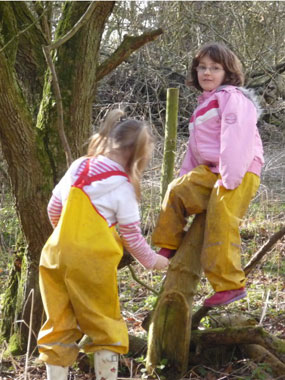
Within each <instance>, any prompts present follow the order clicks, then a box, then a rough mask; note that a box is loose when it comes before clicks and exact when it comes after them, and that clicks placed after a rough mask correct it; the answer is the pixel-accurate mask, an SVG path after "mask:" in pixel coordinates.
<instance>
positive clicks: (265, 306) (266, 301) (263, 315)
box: [259, 289, 270, 326]
mask: <svg viewBox="0 0 285 380" xmlns="http://www.w3.org/2000/svg"><path fill="white" fill-rule="evenodd" d="M269 296H270V289H268V291H267V294H266V300H265V304H264V306H263V309H262V313H261V317H260V321H259V326H261V325H262V322H263V319H264V317H265V315H266V310H267V307H268V301H269Z"/></svg>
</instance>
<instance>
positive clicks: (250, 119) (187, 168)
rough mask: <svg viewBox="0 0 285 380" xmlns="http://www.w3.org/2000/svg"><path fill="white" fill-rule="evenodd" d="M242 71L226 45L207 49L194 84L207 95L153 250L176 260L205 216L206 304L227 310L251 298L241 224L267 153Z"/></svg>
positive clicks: (198, 60) (198, 59)
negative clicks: (193, 223)
mask: <svg viewBox="0 0 285 380" xmlns="http://www.w3.org/2000/svg"><path fill="white" fill-rule="evenodd" d="M243 83H244V75H243V72H242V66H241V63H240V61H239V60H238V58H237V57H236V55H235V54H234V53H233V52H232V51H231V50H230V49H228V48H227V47H226V46H224V45H222V44H219V43H212V44H207V45H205V46H203V47H202V48H201V49H200V50H199V51H198V53H197V54H196V56H195V57H194V59H193V62H192V66H191V69H190V78H189V79H188V84H190V85H192V86H194V87H195V88H197V89H198V90H200V91H203V92H202V95H201V96H200V97H199V98H198V107H197V108H196V109H195V111H194V113H193V115H192V117H191V119H190V122H189V131H190V138H189V143H188V147H187V151H186V155H185V158H184V160H183V163H182V168H181V171H180V178H178V179H176V180H174V181H173V182H172V183H171V184H170V185H169V187H168V190H167V193H166V195H165V198H164V201H163V204H162V209H161V212H160V215H159V219H158V223H157V226H156V228H155V230H154V233H153V235H152V241H153V244H155V245H157V246H159V247H162V248H161V250H160V251H159V253H160V254H161V255H163V256H166V257H169V258H170V257H171V256H173V255H174V254H175V251H176V250H177V249H178V247H179V246H180V244H181V241H182V238H183V235H184V227H185V224H186V219H185V217H186V216H189V215H191V214H199V213H202V212H204V211H206V227H205V234H204V243H203V248H202V255H201V261H202V266H203V269H204V272H205V275H206V277H207V278H208V280H209V282H210V283H211V285H212V287H213V289H214V291H215V294H214V295H213V296H211V297H210V298H208V299H206V300H205V302H204V305H205V306H207V307H214V306H219V305H226V304H228V303H231V302H233V301H236V300H239V299H241V298H243V297H245V296H246V290H245V274H244V271H243V270H242V267H241V257H240V251H241V240H240V235H239V223H240V221H241V219H242V218H243V216H244V215H245V213H246V210H247V208H248V206H249V203H250V200H251V199H252V198H253V196H254V195H255V193H256V191H257V189H258V187H259V184H260V173H261V168H262V166H263V163H264V161H263V148H262V142H261V139H260V136H259V132H258V129H257V120H258V116H259V113H260V112H259V107H258V104H257V102H256V101H255V97H254V96H253V94H252V93H251V92H250V91H248V90H246V89H244V88H243V87H240V86H242V85H243Z"/></svg>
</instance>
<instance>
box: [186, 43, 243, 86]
mask: <svg viewBox="0 0 285 380" xmlns="http://www.w3.org/2000/svg"><path fill="white" fill-rule="evenodd" d="M205 56H207V57H209V58H211V59H212V60H213V61H214V62H216V63H219V64H220V65H222V66H223V68H224V70H225V73H226V75H225V79H224V81H223V83H222V84H230V85H232V86H242V85H243V84H244V74H243V71H242V64H241V62H240V60H239V59H238V57H237V56H236V55H235V54H234V53H233V52H232V51H231V50H230V49H229V48H228V47H227V46H225V45H223V44H221V43H217V42H214V43H209V44H206V45H204V46H202V47H201V48H200V49H199V50H198V52H197V54H196V55H195V57H194V58H193V61H192V66H191V68H190V70H189V72H188V75H187V79H186V85H187V86H194V87H195V88H197V89H198V90H200V91H203V89H202V88H201V87H200V85H199V81H198V75H197V70H196V69H197V66H198V65H199V63H200V60H201V59H202V58H204V57H205Z"/></svg>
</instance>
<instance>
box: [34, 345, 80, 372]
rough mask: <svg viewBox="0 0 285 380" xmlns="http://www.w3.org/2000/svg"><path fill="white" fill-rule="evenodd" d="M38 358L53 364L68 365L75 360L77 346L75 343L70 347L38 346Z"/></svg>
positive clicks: (77, 350)
mask: <svg viewBox="0 0 285 380" xmlns="http://www.w3.org/2000/svg"><path fill="white" fill-rule="evenodd" d="M39 352H40V356H39V359H40V360H42V361H43V362H45V363H48V364H52V365H55V366H62V367H69V366H71V365H73V363H74V362H75V360H76V358H77V355H78V352H79V348H78V346H77V344H76V343H74V345H72V346H71V345H70V347H62V346H60V345H52V346H48V345H45V346H39Z"/></svg>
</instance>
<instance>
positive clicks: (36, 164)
mask: <svg viewBox="0 0 285 380" xmlns="http://www.w3.org/2000/svg"><path fill="white" fill-rule="evenodd" d="M114 3H115V2H113V1H98V2H96V5H95V6H94V9H93V13H92V15H91V17H90V18H89V20H88V21H87V22H86V23H85V24H84V25H83V26H82V27H81V29H80V30H79V31H78V32H77V33H76V34H75V35H74V36H73V37H72V38H71V39H70V40H68V41H67V42H66V43H65V44H64V45H62V46H60V47H59V48H58V49H57V50H56V51H55V52H54V53H53V59H54V65H55V69H56V72H57V76H58V78H59V85H60V90H61V97H62V103H63V119H64V128H65V133H66V135H67V139H68V142H69V145H70V147H71V151H72V154H73V158H77V157H78V156H80V155H82V154H83V152H84V151H85V147H84V143H85V141H86V140H87V138H88V137H89V135H90V131H91V121H92V101H93V98H94V92H95V91H94V89H95V90H96V85H97V82H98V80H99V79H102V78H103V77H104V75H106V74H108V73H109V72H110V71H111V70H112V69H114V68H115V67H116V66H118V65H119V64H120V63H121V62H122V57H124V59H127V58H128V56H129V55H130V54H131V53H132V52H133V51H135V50H136V49H138V48H139V47H140V46H143V45H144V44H145V43H147V42H149V41H152V40H154V39H155V38H156V37H157V36H158V35H159V34H161V33H162V31H160V30H159V31H155V32H154V33H153V32H152V31H151V32H148V33H145V34H144V35H141V36H138V37H135V38H133V39H132V38H131V37H127V38H126V39H125V42H124V41H123V43H122V46H123V48H122V49H120V47H119V48H118V49H117V50H116V51H115V52H114V53H113V55H112V58H113V63H112V65H111V66H110V64H109V61H108V60H107V64H104V62H102V63H101V65H100V68H101V71H100V78H98V76H97V67H98V61H99V48H100V43H101V37H102V34H103V31H104V27H105V23H106V21H107V19H108V16H109V15H110V14H111V12H112V10H113V7H114ZM89 4H90V2H66V3H63V12H62V16H61V19H60V22H59V24H58V27H57V29H56V32H55V36H56V39H59V38H61V37H62V36H63V35H65V34H66V33H67V32H68V31H69V30H70V29H71V28H72V27H73V26H74V24H75V23H76V22H77V21H78V20H79V19H80V17H81V16H82V15H83V14H84V12H85V10H86V9H87V7H88V5H89ZM36 5H37V4H36ZM38 5H39V4H38ZM30 6H32V4H30ZM37 13H38V14H40V17H41V18H40V19H39V20H35V18H34V16H33V14H32V12H31V11H30V9H29V7H28V6H27V4H26V3H25V2H20V3H18V2H17V3H16V2H0V21H1V23H2V25H3V28H2V29H1V32H0V33H1V39H0V87H1V93H0V139H1V144H2V150H3V155H4V157H5V160H6V161H7V164H8V173H9V176H10V179H11V183H12V189H13V193H14V196H15V199H16V208H17V212H18V215H19V219H20V222H21V225H22V230H23V232H24V235H25V238H26V242H25V244H27V246H26V248H25V253H24V255H22V256H23V263H22V268H21V272H17V274H15V271H12V272H11V275H13V278H11V279H10V282H9V284H10V285H11V286H10V287H9V288H8V289H7V293H6V298H5V301H4V304H5V305H6V308H4V309H5V310H3V313H4V315H5V316H6V317H7V318H6V317H5V320H3V321H2V326H1V329H2V334H4V335H5V339H6V340H7V341H9V338H11V324H12V323H13V321H14V320H24V323H22V330H21V333H20V335H19V334H18V332H19V329H17V328H16V327H15V334H16V336H17V337H16V338H15V339H13V340H14V341H15V342H19V345H18V347H15V351H18V350H19V346H20V349H22V352H24V351H25V342H26V339H27V336H28V329H27V327H26V324H28V323H29V317H30V306H29V305H30V304H29V303H28V304H27V305H26V301H27V298H28V295H29V294H30V291H31V290H32V289H34V292H35V301H34V312H33V329H34V331H35V333H37V332H38V330H39V328H40V326H41V323H42V319H43V318H44V316H43V313H42V303H41V297H40V293H39V286H38V263H39V258H40V253H41V249H42V247H43V245H44V243H45V242H46V240H47V238H48V236H49V235H50V233H51V230H52V229H51V226H50V223H49V221H48V217H47V213H46V206H47V203H48V199H49V197H50V194H51V191H52V188H53V187H54V185H55V184H56V183H57V181H58V180H59V179H60V177H61V176H62V174H63V172H64V171H65V170H66V166H67V165H66V160H65V154H64V151H63V147H62V144H61V141H60V138H59V134H58V129H57V121H58V116H59V115H58V114H57V112H56V107H55V97H54V95H53V91H52V88H51V76H50V72H49V70H48V69H47V64H46V62H45V59H44V55H43V53H42V47H43V45H49V43H50V41H49V37H48V35H49V33H46V30H45V32H43V31H42V30H41V22H42V21H43V15H42V14H41V9H40V7H37ZM44 24H45V23H44V22H42V25H44ZM126 42H127V45H126ZM116 52H118V53H116ZM122 52H123V54H122ZM12 295H13V296H14V299H13V300H11V296H12ZM24 306H25V307H24ZM8 316H9V318H8ZM9 321H10V322H9ZM16 326H17V325H16ZM12 330H13V328H12ZM19 337H20V338H19ZM10 340H11V339H10ZM34 344H35V340H34V341H33V342H32V345H34Z"/></svg>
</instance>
